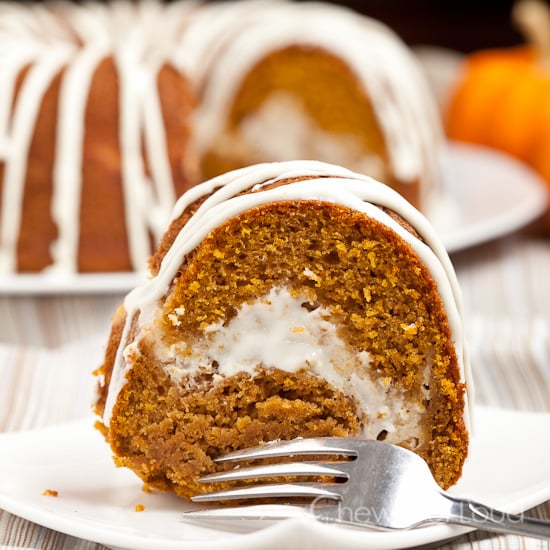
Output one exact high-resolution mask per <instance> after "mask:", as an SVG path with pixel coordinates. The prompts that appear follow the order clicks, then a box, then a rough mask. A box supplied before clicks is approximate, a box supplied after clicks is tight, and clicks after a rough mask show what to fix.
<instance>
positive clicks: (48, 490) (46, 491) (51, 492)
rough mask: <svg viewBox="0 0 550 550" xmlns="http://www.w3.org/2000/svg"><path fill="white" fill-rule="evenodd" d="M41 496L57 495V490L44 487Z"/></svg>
mask: <svg viewBox="0 0 550 550" xmlns="http://www.w3.org/2000/svg"><path fill="white" fill-rule="evenodd" d="M42 496H44V497H57V496H59V493H58V492H57V491H54V490H53V489H46V490H45V491H44V492H43V493H42Z"/></svg>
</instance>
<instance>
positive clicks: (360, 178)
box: [103, 161, 472, 425]
mask: <svg viewBox="0 0 550 550" xmlns="http://www.w3.org/2000/svg"><path fill="white" fill-rule="evenodd" d="M321 176H322V177H321ZM293 177H305V178H307V179H306V180H305V181H299V182H296V183H291V184H287V185H284V186H280V187H277V188H274V189H266V190H262V188H263V187H264V186H265V185H267V184H269V183H273V182H277V181H281V180H283V179H287V178H293ZM251 189H253V190H255V191H256V192H254V193H248V194H244V195H240V193H242V192H243V191H246V190H251ZM210 193H212V194H211V195H210V196H209V197H208V198H207V199H206V200H205V201H204V202H203V203H202V204H201V206H200V207H199V208H198V209H197V211H196V212H195V214H194V215H193V216H192V217H191V219H190V220H189V221H188V222H187V223H186V225H185V226H184V227H183V228H182V229H181V231H180V232H179V234H178V235H177V237H176V239H175V241H174V243H173V244H172V246H171V248H170V249H169V250H168V252H167V253H166V255H165V257H164V259H163V261H162V264H161V267H160V270H159V273H158V274H157V275H156V276H155V277H152V278H150V279H149V280H148V281H146V282H145V283H144V284H143V285H141V286H139V287H137V288H135V289H134V290H133V291H132V292H131V293H129V294H128V295H127V296H126V299H125V302H124V304H125V309H126V312H127V319H126V325H125V327H124V330H123V334H122V338H121V344H120V346H119V349H118V351H117V355H116V359H115V364H114V368H113V372H112V377H111V382H110V385H109V388H108V395H107V402H106V406H105V413H104V418H103V420H104V422H105V424H106V425H108V424H109V421H110V417H111V414H112V410H113V407H114V405H115V403H116V399H117V396H118V394H119V392H120V390H121V389H122V387H123V386H124V384H125V381H126V375H127V373H128V371H129V369H130V368H131V364H130V363H127V362H126V359H125V355H126V352H125V350H126V349H127V347H129V348H130V349H134V346H133V345H132V344H131V343H130V342H128V335H129V330H130V325H131V323H132V320H134V319H136V318H137V319H138V324H139V326H138V332H139V331H140V330H142V331H145V332H147V331H148V330H152V329H151V327H152V325H153V320H154V319H155V316H156V315H158V314H159V311H160V309H161V308H162V302H163V297H164V296H165V294H166V292H167V289H168V288H169V286H170V284H171V282H172V280H173V278H174V276H175V275H176V273H177V271H178V269H179V267H180V266H181V264H182V262H183V260H184V258H185V256H186V255H187V254H189V253H190V252H191V251H192V250H194V249H195V248H196V247H197V246H198V245H199V244H200V243H201V241H202V240H203V239H204V238H205V237H206V236H207V235H208V234H209V233H210V232H211V231H213V230H214V229H215V228H216V227H218V226H219V225H221V224H223V223H224V222H225V221H226V220H227V219H229V218H231V217H233V216H236V215H239V214H241V213H243V212H245V211H247V210H250V209H251V208H254V207H256V206H259V205H262V204H269V203H273V202H279V201H286V200H319V201H325V202H331V203H336V204H340V205H343V206H347V207H349V208H351V209H353V210H357V211H359V212H363V213H365V214H366V215H367V216H369V217H372V218H373V219H376V220H377V221H379V222H380V223H382V224H384V225H385V226H387V227H388V228H390V229H391V230H393V231H394V232H395V233H397V234H398V235H399V237H400V238H402V239H403V240H405V241H406V242H407V243H408V244H409V245H410V246H411V248H412V249H413V250H414V252H415V253H416V254H417V255H418V257H419V258H420V260H421V261H422V262H423V263H424V264H425V265H426V267H427V269H428V270H429V272H430V274H431V276H432V277H433V279H434V281H435V283H436V284H437V288H438V291H439V294H440V296H441V299H442V302H443V305H444V308H445V311H446V313H447V316H448V320H449V325H450V327H451V333H452V337H453V341H454V344H455V350H456V354H457V358H458V365H459V369H460V376H461V380H462V381H466V382H467V384H468V390H469V391H468V392H467V396H468V399H470V400H471V399H472V393H471V391H470V388H471V380H472V379H471V374H470V371H469V362H468V358H467V356H466V353H465V350H464V336H463V331H462V321H461V318H462V317H461V315H462V313H461V307H462V306H461V298H460V290H459V286H458V282H457V279H456V276H455V273H454V269H453V267H452V265H451V262H450V259H449V257H448V255H447V253H446V251H445V249H444V247H443V245H442V244H441V242H440V241H439V238H438V236H437V234H436V233H435V231H434V229H433V228H432V227H431V225H430V223H429V222H428V221H427V220H426V218H425V217H424V216H423V215H422V214H421V213H420V212H419V211H418V210H416V209H415V208H413V207H412V206H411V205H410V204H409V203H408V202H407V201H406V200H405V199H403V198H402V197H401V196H400V195H398V194H397V193H396V192H394V191H393V190H392V189H390V188H389V187H387V186H385V185H383V184H381V183H379V182H377V181H375V180H373V179H371V178H369V177H367V176H364V175H361V174H356V173H353V172H351V171H349V170H346V169H344V168H340V167H338V166H333V165H329V164H325V163H321V162H316V161H288V162H281V163H266V164H259V165H255V166H251V167H249V168H244V169H241V170H235V171H233V172H230V173H228V174H224V175H222V176H219V177H217V178H214V179H212V180H209V181H207V182H205V183H203V184H201V185H198V186H196V187H194V188H192V189H191V190H189V191H188V192H187V193H185V194H184V195H183V196H182V197H181V198H180V199H179V200H178V202H177V203H176V206H175V208H174V212H173V218H177V217H178V216H180V215H181V214H182V213H183V212H184V210H185V209H186V208H187V207H188V206H189V205H190V204H191V203H193V202H194V201H195V200H197V199H198V198H200V197H203V196H207V195H209V194H210ZM382 207H386V208H389V209H390V210H393V211H394V212H396V213H397V214H399V215H400V216H401V217H402V218H403V219H405V220H406V221H407V222H408V223H409V224H410V225H411V226H412V227H414V228H415V229H416V231H417V232H418V234H419V235H420V236H421V237H422V239H423V240H424V241H425V242H422V241H421V240H419V239H418V238H416V237H415V236H414V235H412V234H411V233H409V232H408V231H407V230H405V229H404V228H403V227H402V226H400V225H399V224H398V223H397V222H395V221H394V220H393V219H392V218H391V217H390V216H388V215H387V214H386V213H385V212H384V211H383V210H382ZM138 314H139V315H138ZM137 315H138V317H136V316H137ZM469 411H470V404H469V403H468V402H467V403H466V409H465V419H466V423H467V425H469V414H470V412H469Z"/></svg>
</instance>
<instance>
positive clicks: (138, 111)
mask: <svg viewBox="0 0 550 550" xmlns="http://www.w3.org/2000/svg"><path fill="white" fill-rule="evenodd" d="M186 10H187V4H181V5H179V4H178V5H174V6H172V7H170V8H169V9H168V8H164V7H161V6H160V5H159V4H156V3H148V2H144V3H137V4H136V5H132V4H130V3H116V4H112V5H105V6H104V5H101V4H83V5H77V4H70V3H51V4H49V3H47V4H44V5H42V4H36V5H34V4H23V3H2V4H0V86H1V89H2V94H1V95H0V273H3V274H6V273H12V272H14V271H20V272H36V271H41V270H44V269H47V270H56V271H59V272H65V273H71V272H77V271H84V272H87V271H96V272H107V271H132V270H134V269H142V266H143V265H144V262H145V261H146V259H147V257H148V256H149V254H150V253H151V243H152V242H154V241H155V240H156V239H158V236H159V226H160V225H161V224H162V223H163V222H164V221H165V220H166V217H167V216H168V214H169V212H170V210H171V208H172V206H173V203H174V201H175V199H176V197H178V196H179V195H180V194H181V192H182V191H183V190H185V189H186V188H187V187H189V186H190V185H191V183H193V182H194V181H196V180H195V179H194V178H195V177H196V169H195V168H196V162H195V160H194V159H193V157H192V155H191V154H190V153H189V146H188V145H189V137H190V115H191V113H192V110H193V108H194V104H195V100H194V91H193V89H192V86H191V85H190V83H189V81H188V80H187V79H186V78H185V76H184V75H183V74H182V73H181V72H179V71H177V70H176V69H175V68H174V67H173V66H172V65H171V64H170V63H169V60H168V54H169V52H170V41H171V40H172V38H171V37H174V36H176V30H177V25H176V24H175V22H177V23H180V22H181V18H182V17H183V13H184V12H185V11H186ZM161 37H162V39H161Z"/></svg>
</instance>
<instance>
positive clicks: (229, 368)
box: [96, 161, 471, 498]
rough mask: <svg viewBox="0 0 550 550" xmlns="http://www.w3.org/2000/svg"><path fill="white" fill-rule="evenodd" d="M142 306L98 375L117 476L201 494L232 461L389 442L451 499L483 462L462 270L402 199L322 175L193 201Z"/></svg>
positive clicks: (218, 184) (269, 169) (297, 171)
mask: <svg viewBox="0 0 550 550" xmlns="http://www.w3.org/2000/svg"><path fill="white" fill-rule="evenodd" d="M150 270H151V277H150V279H149V280H148V281H147V282H146V283H144V284H143V285H142V286H140V287H137V288H136V289H134V290H133V291H132V292H131V293H130V294H128V296H127V297H126V299H125V301H124V304H123V306H121V308H120V309H119V310H118V312H117V315H116V317H115V319H114V321H113V328H112V333H111V337H110V340H109V345H108V350H107V353H106V358H105V363H104V365H103V366H102V367H101V369H100V370H99V376H100V378H99V394H98V400H97V403H96V412H97V414H98V415H99V418H100V420H99V421H98V426H99V428H100V429H101V430H102V432H103V433H104V435H105V437H106V440H107V441H108V442H109V444H110V445H111V448H112V450H113V452H114V456H115V461H116V463H117V464H118V465H121V466H127V467H129V468H131V469H132V470H133V471H135V472H136V474H137V475H139V476H140V477H141V478H142V479H143V480H144V481H145V482H146V483H147V484H149V485H151V486H153V487H156V488H158V489H161V490H169V491H174V492H175V493H176V494H178V495H180V496H182V497H184V498H189V497H190V496H191V495H192V494H195V493H198V492H201V491H204V490H205V487H204V486H202V485H201V484H199V483H198V482H197V478H198V477H199V476H200V475H202V474H205V473H207V472H210V471H214V470H216V468H218V467H219V466H216V464H215V463H214V462H213V461H212V459H213V458H214V457H215V456H217V455H219V454H223V453H224V452H227V451H229V450H233V449H237V448H243V447H247V446H250V445H255V444H261V443H265V442H266V441H269V440H273V439H279V438H282V439H291V438H294V437H298V436H304V437H307V436H323V435H338V436H360V437H361V436H362V437H369V438H379V439H385V440H386V441H390V442H393V443H397V444H400V445H403V446H405V447H407V448H410V449H412V450H414V451H415V452H418V453H419V454H420V455H421V456H423V457H424V458H425V459H426V460H427V461H428V464H429V465H430V467H431V469H432V472H433V473H434V475H435V477H436V479H437V481H438V482H439V483H440V485H441V486H443V487H448V486H450V485H452V484H453V483H455V482H456V481H457V479H458V478H459V477H460V475H461V469H462V464H463V462H464V460H465V457H466V455H467V449H468V424H469V404H468V402H467V398H466V393H465V389H466V386H467V385H468V387H469V384H470V380H471V378H470V374H469V370H468V362H467V358H466V355H465V351H464V347H463V334H462V326H461V311H460V297H459V289H458V285H457V281H456V278H455V275H454V272H453V268H452V265H451V263H450V261H449V258H448V256H447V254H446V253H445V251H444V249H443V247H442V245H441V243H440V242H439V240H438V238H437V235H436V234H435V232H434V230H433V229H432V228H431V226H430V224H429V223H428V222H427V221H426V219H425V218H424V217H423V216H422V215H421V214H420V213H419V212H418V211H417V210H416V209H414V208H413V207H412V206H411V205H410V204H409V203H408V202H407V201H405V200H404V199H403V198H402V197H401V196H400V195H398V194H397V193H396V192H395V191H393V190H391V189H390V188H389V187H387V186H385V185H383V184H381V183H378V182H376V181H374V180H372V179H371V178H369V177H366V176H363V175H359V174H356V173H353V172H350V171H349V170H346V169H343V168H340V167H337V166H333V165H328V164H324V163H319V162H313V161H289V162H283V163H267V164H260V165H256V166H252V167H249V168H246V169H241V170H237V171H234V172H230V173H228V174H225V175H222V176H220V177H217V178H214V179H212V180H210V181H208V182H206V183H204V184H201V185H199V186H197V187H195V188H193V189H191V190H190V191H188V192H187V193H186V194H185V195H184V196H183V197H182V198H181V199H180V200H179V201H178V203H177V205H176V207H175V210H174V214H173V221H172V223H171V225H170V228H169V229H168V230H167V232H166V233H165V235H164V237H163V239H162V241H161V244H160V246H159V248H158V250H157V252H156V254H155V255H154V256H153V257H152V259H151V262H150Z"/></svg>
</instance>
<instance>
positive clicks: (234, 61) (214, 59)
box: [184, 2, 443, 210]
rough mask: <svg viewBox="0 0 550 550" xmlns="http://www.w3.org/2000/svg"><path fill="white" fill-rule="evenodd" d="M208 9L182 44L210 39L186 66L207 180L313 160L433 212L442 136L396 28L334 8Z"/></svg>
mask: <svg viewBox="0 0 550 550" xmlns="http://www.w3.org/2000/svg"><path fill="white" fill-rule="evenodd" d="M233 4H235V5H233ZM239 4H244V6H247V4H248V6H247V7H248V9H247V11H245V9H243V6H242V5H241V6H239ZM209 9H210V15H211V17H208V11H207V12H206V13H205V14H202V15H201V11H200V10H199V11H198V12H197V13H196V15H195V19H194V20H193V22H192V23H191V24H190V26H189V33H190V36H189V47H187V48H185V49H184V51H190V50H191V51H192V48H191V42H192V41H195V42H197V37H201V38H202V40H199V41H198V43H199V46H198V47H197V49H196V51H197V52H198V53H197V55H196V56H195V64H194V65H193V63H190V62H189V65H190V66H189V71H190V73H191V74H192V75H193V78H194V80H196V81H197V85H198V88H199V90H200V94H201V95H200V108H199V109H198V111H197V116H196V129H195V132H194V140H195V143H196V146H197V148H198V150H199V153H200V155H201V159H202V160H201V164H202V169H203V172H202V173H203V176H205V177H212V176H215V175H217V174H220V173H222V172H226V171H228V170H230V169H234V168H237V167H240V166H247V165H249V164H252V163H256V162H266V161H283V160H292V159H303V158H312V159H317V160H321V161H325V162H332V163H336V164H339V165H342V166H346V167H348V168H350V169H352V170H357V171H359V172H361V173H366V174H368V175H370V176H372V177H374V178H376V179H379V180H380V181H384V182H386V183H387V184H389V185H391V186H392V187H394V188H396V189H397V190H398V191H399V192H400V193H401V194H402V195H404V196H405V198H407V199H408V200H409V201H410V202H412V203H413V204H414V205H415V206H417V207H420V208H421V209H423V210H424V209H426V208H428V207H429V202H430V201H429V194H430V192H432V191H433V186H434V185H435V183H436V181H437V180H438V173H439V172H438V165H437V162H438V160H437V150H438V147H439V145H440V143H441V140H442V135H443V132H442V131H441V128H440V121H439V118H438V113H437V107H436V104H435V101H434V99H433V97H432V96H431V92H430V91H429V89H428V86H427V84H426V82H425V79H424V77H423V75H422V74H421V72H420V69H419V67H418V64H417V61H416V59H415V58H414V57H413V55H412V53H411V52H410V51H409V49H408V48H407V47H406V45H405V44H404V43H403V42H402V41H401V40H400V39H399V38H398V37H397V36H396V35H395V34H394V33H393V32H392V31H391V30H390V29H388V28H387V27H386V26H384V25H383V24H381V23H380V22H378V21H375V20H372V19H370V18H367V17H364V16H361V15H359V14H358V13H355V12H353V11H350V10H348V9H346V8H342V7H338V6H334V5H331V4H328V3H315V2H305V3H293V2H248V3H247V2H244V3H240V2H236V3H229V4H228V5H227V6H225V7H224V8H223V9H222V10H221V12H220V13H219V14H218V15H217V17H216V14H217V12H218V10H219V7H218V6H217V5H216V4H214V5H213V6H211V7H210V8H209ZM206 10H208V7H207V8H206ZM211 18H214V20H215V21H216V22H217V24H216V25H214V26H213V30H211V31H209V30H208V29H209V27H212V24H211ZM220 29H223V32H221V31H220ZM200 52H209V53H210V54H211V55H209V56H208V55H204V54H202V55H201V53H200ZM212 52H214V53H212ZM214 54H215V55H214ZM189 57H193V55H192V53H191V54H190V55H189Z"/></svg>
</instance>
